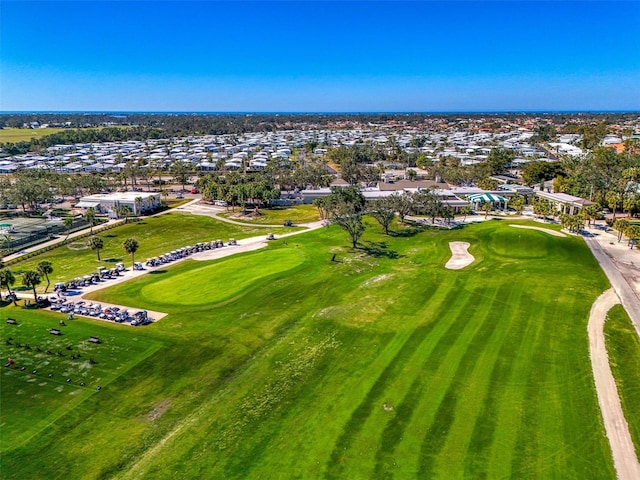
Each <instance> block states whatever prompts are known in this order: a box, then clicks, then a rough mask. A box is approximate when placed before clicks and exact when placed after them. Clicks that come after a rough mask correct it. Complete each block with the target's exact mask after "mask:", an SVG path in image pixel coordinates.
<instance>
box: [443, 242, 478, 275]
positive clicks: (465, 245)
mask: <svg viewBox="0 0 640 480" xmlns="http://www.w3.org/2000/svg"><path fill="white" fill-rule="evenodd" d="M470 246H471V244H470V243H469V242H449V248H450V249H451V258H450V259H449V261H448V262H447V264H446V265H445V268H448V269H449V270H460V269H461V268H464V267H466V266H467V265H470V264H471V263H473V261H474V260H475V257H474V256H473V255H471V254H470V253H469V251H468V250H469V247H470Z"/></svg>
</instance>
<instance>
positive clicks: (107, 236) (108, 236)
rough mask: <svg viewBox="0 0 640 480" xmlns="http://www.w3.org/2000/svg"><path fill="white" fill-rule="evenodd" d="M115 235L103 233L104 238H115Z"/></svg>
mask: <svg viewBox="0 0 640 480" xmlns="http://www.w3.org/2000/svg"><path fill="white" fill-rule="evenodd" d="M116 237H117V235H114V234H113V233H110V234H108V235H104V238H116Z"/></svg>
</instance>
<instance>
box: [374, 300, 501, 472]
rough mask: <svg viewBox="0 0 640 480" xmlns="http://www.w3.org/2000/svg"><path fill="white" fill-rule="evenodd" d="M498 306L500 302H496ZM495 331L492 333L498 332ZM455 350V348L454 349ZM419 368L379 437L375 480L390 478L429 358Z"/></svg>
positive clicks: (490, 314) (425, 383)
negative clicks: (376, 479) (377, 479)
mask: <svg viewBox="0 0 640 480" xmlns="http://www.w3.org/2000/svg"><path fill="white" fill-rule="evenodd" d="M498 303H499V304H500V303H501V302H498ZM494 314H495V309H492V310H490V311H489V312H488V313H487V314H486V318H495V317H493V315H494ZM499 331H500V330H499V329H495V330H494V332H499ZM454 348H455V347H454ZM426 358H427V361H425V362H424V363H423V364H422V366H421V368H420V369H419V370H418V371H417V372H416V375H415V379H414V380H413V382H412V384H411V387H410V388H409V390H408V392H407V393H406V394H405V396H404V398H403V400H402V402H401V403H400V404H399V405H398V406H397V408H396V411H395V415H394V417H393V418H392V419H391V420H390V421H389V423H388V424H387V427H386V428H385V430H384V432H383V434H382V435H381V437H380V448H379V449H378V452H377V454H376V466H375V470H374V477H375V478H392V476H393V475H392V471H391V470H392V469H393V466H394V464H396V457H395V452H396V448H397V447H398V445H399V443H400V441H401V439H402V437H403V435H404V433H405V429H406V428H407V426H408V425H409V424H410V422H411V420H412V417H413V415H414V412H415V410H416V407H417V406H418V403H419V402H420V399H421V398H422V396H423V391H424V388H425V387H426V385H427V380H426V379H427V378H428V377H427V372H428V370H429V369H431V368H432V366H431V365H432V364H431V360H434V359H432V358H431V357H430V356H428V357H426Z"/></svg>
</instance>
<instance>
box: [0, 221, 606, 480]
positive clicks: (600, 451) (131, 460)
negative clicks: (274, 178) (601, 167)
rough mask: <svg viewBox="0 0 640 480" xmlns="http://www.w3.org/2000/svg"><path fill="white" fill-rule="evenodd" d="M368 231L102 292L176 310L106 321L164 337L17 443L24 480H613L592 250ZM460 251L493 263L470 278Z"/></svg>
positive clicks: (480, 229) (14, 451) (12, 454)
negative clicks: (126, 322) (592, 323)
mask: <svg viewBox="0 0 640 480" xmlns="http://www.w3.org/2000/svg"><path fill="white" fill-rule="evenodd" d="M368 221H369V222H371V225H372V228H371V229H369V230H368V231H367V233H366V234H365V236H364V238H363V239H362V241H361V245H362V248H359V249H357V250H352V249H350V248H348V247H347V245H348V244H349V242H348V239H347V237H346V234H345V233H344V232H343V231H341V230H339V229H338V228H337V227H331V228H328V229H320V230H317V231H314V232H309V233H305V234H303V235H300V236H297V237H293V238H295V240H294V239H292V240H291V241H289V242H288V245H285V244H284V243H281V242H274V243H271V244H270V245H269V246H268V248H267V249H266V250H258V251H253V252H248V253H244V254H239V255H236V256H233V257H230V258H227V259H222V260H219V261H210V262H196V261H185V262H182V263H180V264H176V265H172V266H168V267H167V268H166V269H164V270H163V272H162V273H158V274H154V275H144V276H143V277H140V278H139V279H138V280H136V281H132V282H126V283H122V284H119V285H115V286H113V287H112V288H110V289H108V290H102V291H98V292H94V294H93V296H94V297H93V298H94V299H97V300H100V301H112V302H116V303H121V304H126V305H131V306H135V307H140V308H147V309H156V308H157V309H160V310H161V311H165V312H168V313H169V316H168V317H166V318H164V319H163V320H161V321H160V322H157V323H155V324H152V325H149V326H147V327H141V328H138V329H134V328H132V327H129V329H127V328H126V327H120V328H117V327H116V326H111V325H109V326H105V328H110V329H112V330H113V331H114V332H117V334H116V337H117V339H118V340H119V339H120V337H119V335H121V336H122V340H121V341H122V342H123V344H124V345H126V343H127V341H128V340H127V339H129V338H131V337H130V336H133V337H135V338H137V339H138V341H139V342H141V343H142V344H143V345H157V344H161V346H160V348H159V349H158V350H157V351H156V352H154V353H152V354H151V355H149V356H146V357H145V358H143V359H141V360H140V361H137V363H136V364H135V367H134V368H130V369H129V370H127V372H126V374H121V375H119V376H117V377H116V378H114V379H113V380H112V381H111V383H110V384H109V395H103V393H106V392H105V391H104V390H103V391H102V392H100V394H93V395H91V396H90V397H88V398H87V399H85V400H84V401H83V402H82V403H80V404H78V405H77V406H75V408H73V409H70V410H69V413H68V414H67V415H63V416H61V417H60V418H59V419H58V420H56V422H54V423H53V424H52V425H51V426H50V427H49V428H48V429H47V430H46V432H43V434H42V435H38V436H34V437H32V438H30V439H29V441H28V442H27V443H25V444H23V445H11V444H7V441H6V440H5V439H3V444H2V448H3V450H4V451H6V452H7V454H6V455H3V456H2V465H1V467H2V471H3V472H4V475H5V476H6V478H8V479H13V478H15V479H23V478H31V477H33V475H34V472H37V475H40V476H42V477H45V478H113V477H116V478H171V479H173V478H185V479H187V478H188V479H191V478H212V479H217V478H224V479H234V478H237V479H245V478H256V479H257V478H301V479H311V478H327V479H334V478H335V479H342V478H348V479H361V478H362V479H365V478H366V479H369V478H396V479H407V478H421V479H423V478H424V479H431V478H442V479H451V478H488V479H493V478H540V479H547V478H558V479H580V480H582V479H585V478H598V479H605V478H611V479H613V478H615V472H614V470H613V465H612V460H611V453H610V450H609V446H608V443H607V440H606V438H605V435H604V428H603V426H602V422H601V417H600V413H599V409H598V403H597V399H596V395H595V389H594V385H593V378H592V375H591V368H590V362H589V355H588V342H587V330H586V324H587V318H588V314H589V310H590V307H591V304H592V302H593V301H594V300H595V298H596V297H597V296H598V295H599V294H600V293H601V292H602V291H604V290H605V289H606V288H607V282H606V279H605V277H604V275H603V274H602V272H601V271H600V269H599V267H598V265H597V263H596V262H595V260H594V259H593V257H592V255H591V253H590V252H589V250H588V249H587V248H586V246H585V245H584V242H583V240H582V239H581V238H579V237H566V238H558V237H552V236H550V235H548V234H545V233H542V232H539V231H532V230H516V229H513V228H510V227H508V225H507V224H506V223H505V222H501V221H490V222H483V223H480V224H475V225H469V226H466V227H464V228H462V229H456V230H451V231H439V230H425V231H419V230H415V229H409V228H407V229H406V230H401V229H400V227H396V229H397V231H396V232H394V233H395V234H394V235H392V236H384V235H381V234H380V233H379V230H380V229H379V227H377V226H376V227H373V221H371V220H368ZM454 240H455V241H466V242H469V243H470V244H471V247H470V253H472V254H473V255H474V256H475V257H476V260H475V262H474V263H473V264H472V265H470V266H468V267H466V268H464V269H462V270H458V271H452V270H447V269H445V268H444V264H445V263H446V261H447V260H448V258H449V256H450V250H449V246H448V242H449V241H454ZM333 254H335V255H336V258H335V260H336V261H334V262H332V261H331V257H332V255H333ZM3 311H6V308H5V309H4V310H3ZM87 323H89V324H90V323H91V321H87ZM94 323H95V322H94ZM74 326H75V324H74ZM69 328H70V327H69ZM122 329H124V330H122ZM0 340H1V341H4V338H3V339H0ZM150 348H151V347H150ZM4 378H8V379H9V381H8V382H6V383H7V385H5V381H3V385H2V389H3V391H4V390H5V389H8V390H9V389H15V388H17V387H16V386H15V385H14V383H15V382H17V380H16V379H14V378H13V377H4ZM29 388H30V389H31V390H27V391H26V392H25V394H26V395H33V394H34V393H33V392H34V391H35V386H34V385H32V384H29ZM2 398H3V400H4V398H5V397H4V392H3V397H2ZM33 408H35V406H33ZM29 414H30V412H29V409H28V408H25V409H24V410H23V411H21V412H20V413H19V415H22V416H25V417H26V416H27V415H29ZM5 421H6V422H14V420H13V419H11V418H9V419H8V420H5ZM15 421H16V422H17V421H18V420H17V419H16V420H15ZM11 428H14V429H15V428H16V427H15V426H11Z"/></svg>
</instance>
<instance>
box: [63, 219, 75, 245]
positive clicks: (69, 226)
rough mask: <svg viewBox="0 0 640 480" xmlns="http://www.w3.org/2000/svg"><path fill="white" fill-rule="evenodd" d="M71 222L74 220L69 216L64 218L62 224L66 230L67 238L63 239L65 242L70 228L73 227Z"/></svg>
mask: <svg viewBox="0 0 640 480" xmlns="http://www.w3.org/2000/svg"><path fill="white" fill-rule="evenodd" d="M73 220H74V218H73V217H72V216H71V215H69V216H67V217H64V220H63V223H64V227H65V228H66V229H67V236H66V237H65V240H66V239H67V238H69V233H70V232H71V227H73Z"/></svg>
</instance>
